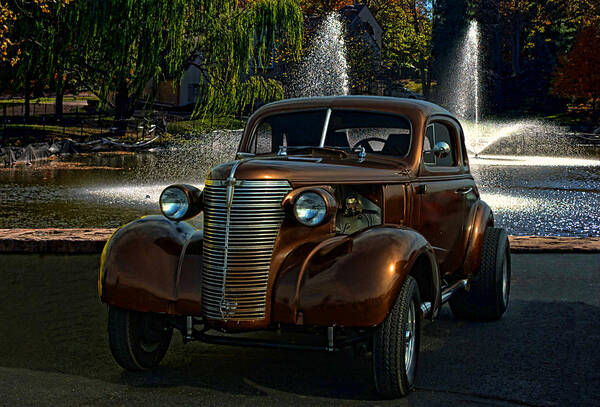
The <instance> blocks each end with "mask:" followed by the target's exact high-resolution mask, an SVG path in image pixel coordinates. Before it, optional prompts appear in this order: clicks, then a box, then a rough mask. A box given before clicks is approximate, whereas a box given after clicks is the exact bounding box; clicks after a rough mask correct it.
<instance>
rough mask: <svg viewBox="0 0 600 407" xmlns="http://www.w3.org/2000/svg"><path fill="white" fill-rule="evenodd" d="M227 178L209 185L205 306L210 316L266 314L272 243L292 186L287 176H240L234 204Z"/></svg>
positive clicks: (231, 317) (242, 317)
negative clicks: (273, 178) (268, 178)
mask: <svg viewBox="0 0 600 407" xmlns="http://www.w3.org/2000/svg"><path fill="white" fill-rule="evenodd" d="M227 188H228V182H227V181H221V180H207V181H206V186H205V187H204V256H203V268H202V307H203V312H204V315H205V316H206V317H208V318H211V319H222V320H238V321H243V320H253V319H263V318H265V307H266V295H267V285H268V280H269V268H270V266H271V254H272V252H273V245H274V244H275V239H276V238H277V234H278V233H279V228H280V226H281V222H282V221H283V217H284V212H283V209H282V208H281V201H282V200H283V198H284V197H285V196H286V195H287V194H288V193H289V192H290V191H291V190H292V189H291V187H290V185H289V184H288V183H287V181H246V180H238V181H235V184H234V187H233V200H232V201H231V206H230V207H229V208H228V205H227V194H228V192H227Z"/></svg>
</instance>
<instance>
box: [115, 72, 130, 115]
mask: <svg viewBox="0 0 600 407" xmlns="http://www.w3.org/2000/svg"><path fill="white" fill-rule="evenodd" d="M129 103H130V101H129V89H128V88H127V82H126V81H124V80H122V81H120V83H119V87H118V88H117V93H116V95H115V119H116V120H125V119H127V118H129V116H130V115H131V113H130V106H129Z"/></svg>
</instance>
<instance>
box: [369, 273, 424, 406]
mask: <svg viewBox="0 0 600 407" xmlns="http://www.w3.org/2000/svg"><path fill="white" fill-rule="evenodd" d="M420 345H421V298H420V295H419V287H418V285H417V282H416V280H415V279H414V278H412V277H411V276H407V277H406V280H404V284H403V285H402V288H401V289H400V294H398V299H397V300H396V303H395V304H394V307H393V308H392V310H391V312H390V313H389V315H388V316H387V318H386V319H385V321H384V322H383V323H382V324H381V325H380V326H379V327H378V328H377V331H376V332H375V334H374V337H373V375H374V378H375V387H376V388H377V392H378V393H379V394H380V395H381V396H383V397H385V398H399V397H404V396H406V395H407V394H408V393H409V392H410V391H411V390H412V389H413V387H414V380H415V376H416V371H417V361H418V356H419V348H420Z"/></svg>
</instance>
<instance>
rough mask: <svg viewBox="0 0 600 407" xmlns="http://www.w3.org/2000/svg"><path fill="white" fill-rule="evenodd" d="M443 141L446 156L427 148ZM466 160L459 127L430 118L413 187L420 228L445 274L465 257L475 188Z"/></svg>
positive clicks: (443, 118) (452, 270) (447, 120)
mask: <svg viewBox="0 0 600 407" xmlns="http://www.w3.org/2000/svg"><path fill="white" fill-rule="evenodd" d="M442 141H443V142H446V143H448V145H449V146H450V153H449V154H448V155H447V156H445V157H441V158H440V157H436V156H435V155H434V154H432V153H428V152H427V151H428V150H431V148H433V147H434V146H435V144H436V143H438V142H442ZM465 163H466V152H463V148H462V143H461V137H460V127H459V126H458V125H457V124H456V123H454V122H453V121H452V120H451V119H448V118H445V117H442V118H440V119H438V120H431V121H430V123H429V125H428V126H427V129H426V133H425V137H424V141H423V149H422V159H421V166H420V171H419V177H418V178H417V179H416V182H415V184H414V190H415V192H416V206H417V208H418V210H417V211H418V222H417V230H418V231H419V232H420V233H421V234H422V235H423V236H425V238H426V239H427V240H428V241H429V243H430V244H431V246H432V247H433V249H434V250H435V253H436V257H437V260H438V265H439V267H440V271H441V272H442V274H445V273H450V272H454V271H456V270H457V269H458V268H459V267H461V265H462V262H463V260H464V253H465V249H466V238H465V236H466V232H467V230H466V224H467V222H466V219H467V217H468V214H469V209H470V205H471V204H470V203H469V198H470V197H471V195H472V194H474V191H475V183H474V181H473V178H472V177H471V175H470V174H469V172H468V170H466V169H465V166H464V164H465Z"/></svg>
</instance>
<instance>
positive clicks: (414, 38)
mask: <svg viewBox="0 0 600 407" xmlns="http://www.w3.org/2000/svg"><path fill="white" fill-rule="evenodd" d="M367 4H368V5H369V7H370V8H371V10H372V11H373V12H374V15H375V18H376V19H377V21H378V22H379V24H380V25H381V26H382V28H383V30H384V36H383V44H384V47H383V59H384V64H385V65H386V66H387V68H388V69H389V68H391V67H392V66H394V65H398V66H401V67H403V68H408V69H412V70H414V71H415V72H417V73H418V75H419V77H420V79H421V84H422V87H423V94H424V95H425V97H429V93H430V89H431V82H432V69H431V68H432V58H431V49H432V43H431V38H432V27H433V14H434V7H435V2H432V1H430V0H370V1H369V2H368V3H367Z"/></svg>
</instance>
